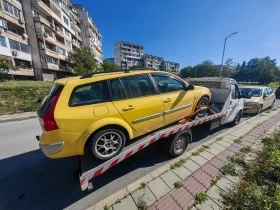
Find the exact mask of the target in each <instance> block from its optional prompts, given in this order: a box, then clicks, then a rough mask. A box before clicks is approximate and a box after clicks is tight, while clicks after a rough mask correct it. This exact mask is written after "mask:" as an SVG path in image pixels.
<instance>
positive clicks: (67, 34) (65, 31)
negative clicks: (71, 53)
mask: <svg viewBox="0 0 280 210" xmlns="http://www.w3.org/2000/svg"><path fill="white" fill-rule="evenodd" d="M64 33H65V35H66V36H68V37H70V32H69V31H68V30H67V29H66V28H64Z"/></svg>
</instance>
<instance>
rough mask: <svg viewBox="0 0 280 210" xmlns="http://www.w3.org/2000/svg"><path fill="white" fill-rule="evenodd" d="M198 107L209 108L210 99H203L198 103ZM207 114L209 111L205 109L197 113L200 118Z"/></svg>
mask: <svg viewBox="0 0 280 210" xmlns="http://www.w3.org/2000/svg"><path fill="white" fill-rule="evenodd" d="M196 106H197V107H199V108H200V107H208V106H209V99H208V98H207V97H205V96H204V97H202V98H201V99H200V100H199V101H198V103H197V105H196ZM199 108H197V109H196V110H198V109H199ZM206 113H207V109H203V110H200V111H199V112H197V113H196V115H197V116H198V117H204V116H205V115H206Z"/></svg>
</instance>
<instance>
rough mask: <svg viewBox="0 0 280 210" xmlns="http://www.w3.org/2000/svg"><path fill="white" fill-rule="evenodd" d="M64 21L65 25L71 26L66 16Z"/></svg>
mask: <svg viewBox="0 0 280 210" xmlns="http://www.w3.org/2000/svg"><path fill="white" fill-rule="evenodd" d="M63 20H64V23H66V25H68V26H69V20H68V19H67V18H66V17H65V16H63Z"/></svg>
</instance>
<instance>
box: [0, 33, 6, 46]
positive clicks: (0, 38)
mask: <svg viewBox="0 0 280 210" xmlns="http://www.w3.org/2000/svg"><path fill="white" fill-rule="evenodd" d="M0 46H2V47H7V44H6V39H5V37H3V36H0Z"/></svg>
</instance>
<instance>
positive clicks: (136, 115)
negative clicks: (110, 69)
mask: <svg viewBox="0 0 280 210" xmlns="http://www.w3.org/2000/svg"><path fill="white" fill-rule="evenodd" d="M110 85H111V94H112V99H113V105H114V106H115V107H116V109H117V110H118V112H119V113H120V114H121V115H122V117H123V118H124V119H125V120H126V122H127V123H129V124H130V126H131V127H132V128H133V129H134V130H135V131H136V132H137V134H136V135H137V136H139V135H142V134H145V133H147V132H150V131H152V130H155V129H157V128H159V127H161V126H163V112H164V107H163V104H162V101H161V98H160V97H159V96H158V95H157V94H156V91H155V88H154V86H153V84H152V82H151V80H150V78H149V76H148V75H136V76H128V77H123V78H119V79H113V80H111V81H110Z"/></svg>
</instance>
